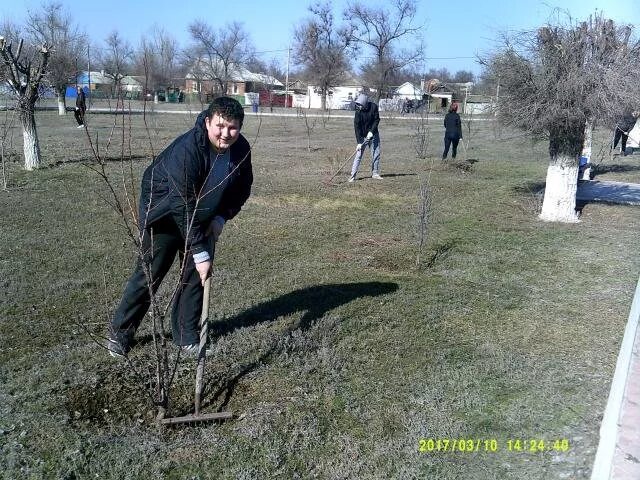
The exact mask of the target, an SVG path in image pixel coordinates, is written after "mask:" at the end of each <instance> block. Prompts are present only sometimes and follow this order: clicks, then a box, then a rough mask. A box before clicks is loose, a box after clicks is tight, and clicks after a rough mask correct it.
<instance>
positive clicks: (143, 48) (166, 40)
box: [134, 26, 180, 91]
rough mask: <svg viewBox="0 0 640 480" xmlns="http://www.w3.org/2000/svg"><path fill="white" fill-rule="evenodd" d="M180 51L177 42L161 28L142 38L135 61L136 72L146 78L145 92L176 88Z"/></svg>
mask: <svg viewBox="0 0 640 480" xmlns="http://www.w3.org/2000/svg"><path fill="white" fill-rule="evenodd" d="M179 51H180V47H179V45H178V42H177V40H176V39H175V38H174V37H173V36H171V34H169V33H168V32H167V31H166V30H164V29H163V28H161V27H157V26H155V27H153V28H152V30H151V33H150V35H143V36H142V38H141V39H140V44H139V45H138V48H137V50H136V52H135V54H134V59H135V64H136V65H135V66H136V70H137V71H138V72H139V73H140V74H142V75H143V76H144V87H145V90H154V91H156V90H158V89H160V88H162V87H173V86H174V82H175V76H176V73H177V71H178V58H179Z"/></svg>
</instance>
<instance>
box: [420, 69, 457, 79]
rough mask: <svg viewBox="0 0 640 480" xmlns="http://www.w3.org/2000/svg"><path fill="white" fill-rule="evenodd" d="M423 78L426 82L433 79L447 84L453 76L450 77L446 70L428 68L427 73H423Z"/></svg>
mask: <svg viewBox="0 0 640 480" xmlns="http://www.w3.org/2000/svg"><path fill="white" fill-rule="evenodd" d="M425 78H426V79H428V80H431V79H433V78H435V79H437V80H440V81H442V82H448V81H450V80H451V78H453V75H451V72H450V71H449V70H448V69H446V68H430V69H429V70H428V71H427V73H425Z"/></svg>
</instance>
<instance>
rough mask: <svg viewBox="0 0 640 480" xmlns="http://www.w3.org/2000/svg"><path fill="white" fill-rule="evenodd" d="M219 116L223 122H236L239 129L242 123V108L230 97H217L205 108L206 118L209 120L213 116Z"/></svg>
mask: <svg viewBox="0 0 640 480" xmlns="http://www.w3.org/2000/svg"><path fill="white" fill-rule="evenodd" d="M216 113H217V114H218V115H220V116H221V117H222V118H224V119H225V120H238V121H239V122H240V127H242V122H243V121H244V108H242V105H240V102H239V101H237V100H236V99H235V98H231V97H218V98H215V99H214V100H213V102H211V105H209V108H207V117H209V118H211V117H213V115H214V114H216Z"/></svg>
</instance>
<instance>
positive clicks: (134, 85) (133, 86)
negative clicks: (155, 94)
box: [120, 75, 142, 93]
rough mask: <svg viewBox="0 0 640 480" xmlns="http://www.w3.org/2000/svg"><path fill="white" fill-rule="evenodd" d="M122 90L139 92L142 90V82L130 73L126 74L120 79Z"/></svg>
mask: <svg viewBox="0 0 640 480" xmlns="http://www.w3.org/2000/svg"><path fill="white" fill-rule="evenodd" d="M120 85H121V86H122V90H123V91H125V92H132V93H139V92H142V83H141V82H140V81H139V80H137V79H136V78H135V77H132V76H131V75H127V76H126V77H124V78H123V79H122V80H121V81H120Z"/></svg>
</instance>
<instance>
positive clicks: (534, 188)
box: [513, 182, 547, 195]
mask: <svg viewBox="0 0 640 480" xmlns="http://www.w3.org/2000/svg"><path fill="white" fill-rule="evenodd" d="M546 185H547V183H546V182H526V183H522V184H520V185H516V186H515V187H513V191H514V192H515V193H519V194H530V195H535V194H539V193H542V191H543V190H544V189H545V187H546Z"/></svg>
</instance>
